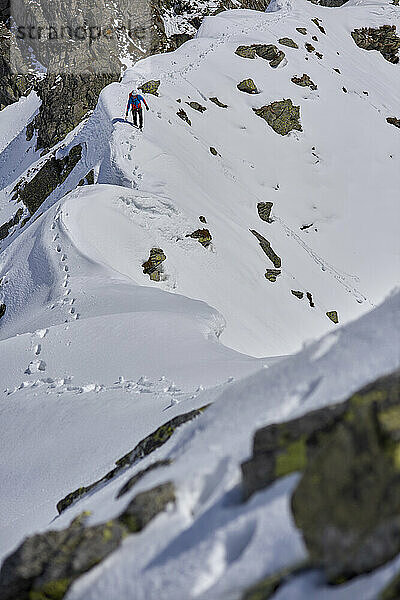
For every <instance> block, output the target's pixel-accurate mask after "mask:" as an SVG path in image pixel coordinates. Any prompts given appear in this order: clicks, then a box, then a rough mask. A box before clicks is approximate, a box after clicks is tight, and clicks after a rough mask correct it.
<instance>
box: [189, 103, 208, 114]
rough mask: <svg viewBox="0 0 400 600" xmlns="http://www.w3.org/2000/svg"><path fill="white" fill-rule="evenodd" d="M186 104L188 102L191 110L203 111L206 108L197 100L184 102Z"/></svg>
mask: <svg viewBox="0 0 400 600" xmlns="http://www.w3.org/2000/svg"><path fill="white" fill-rule="evenodd" d="M186 104H188V105H189V106H190V108H193V110H197V111H198V112H200V113H203V112H204V111H205V110H207V109H206V107H205V106H203V105H202V104H199V103H198V102H186Z"/></svg>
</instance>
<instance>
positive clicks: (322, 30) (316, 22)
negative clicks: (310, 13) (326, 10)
mask: <svg viewBox="0 0 400 600" xmlns="http://www.w3.org/2000/svg"><path fill="white" fill-rule="evenodd" d="M311 21H312V22H313V23H314V25H316V26H317V27H318V29H319V30H320V32H321V33H323V34H324V35H326V31H325V28H324V27H323V26H322V25H321V19H318V17H314V19H311Z"/></svg>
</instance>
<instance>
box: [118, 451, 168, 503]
mask: <svg viewBox="0 0 400 600" xmlns="http://www.w3.org/2000/svg"><path fill="white" fill-rule="evenodd" d="M171 463H172V461H171V460H156V462H154V463H152V464H151V465H149V466H148V467H146V469H142V470H141V471H139V472H138V473H136V474H135V475H133V476H132V477H131V478H130V479H128V481H127V482H126V483H125V484H124V485H123V486H122V488H121V489H120V490H119V492H118V494H117V495H116V498H121V496H124V495H125V494H127V493H128V492H130V491H131V489H132V488H133V487H134V486H135V485H136V484H137V482H138V481H140V480H141V479H143V477H145V476H146V475H147V474H148V473H151V471H154V470H155V469H159V468H160V467H167V466H168V465H170V464H171Z"/></svg>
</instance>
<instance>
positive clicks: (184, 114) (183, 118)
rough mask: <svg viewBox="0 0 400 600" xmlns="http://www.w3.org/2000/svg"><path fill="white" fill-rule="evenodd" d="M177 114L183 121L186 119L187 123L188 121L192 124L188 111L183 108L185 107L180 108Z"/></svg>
mask: <svg viewBox="0 0 400 600" xmlns="http://www.w3.org/2000/svg"><path fill="white" fill-rule="evenodd" d="M176 114H177V115H178V117H179V118H180V119H182V121H186V123H188V125H191V124H192V121H191V120H190V119H189V117H188V116H187V113H186V112H185V111H184V110H183V108H181V109H180V110H178V112H177V113H176Z"/></svg>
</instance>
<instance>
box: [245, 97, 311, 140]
mask: <svg viewBox="0 0 400 600" xmlns="http://www.w3.org/2000/svg"><path fill="white" fill-rule="evenodd" d="M253 111H254V112H255V113H256V115H258V116H259V117H261V118H262V119H264V120H265V121H266V122H267V123H268V125H270V126H271V127H272V129H273V130H274V131H275V132H276V133H279V134H280V135H287V134H288V133H290V131H292V130H293V129H296V130H297V131H302V127H301V123H300V106H294V105H293V102H292V101H291V100H290V99H286V100H278V101H276V102H272V103H271V104H268V105H266V106H262V107H261V108H253Z"/></svg>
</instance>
